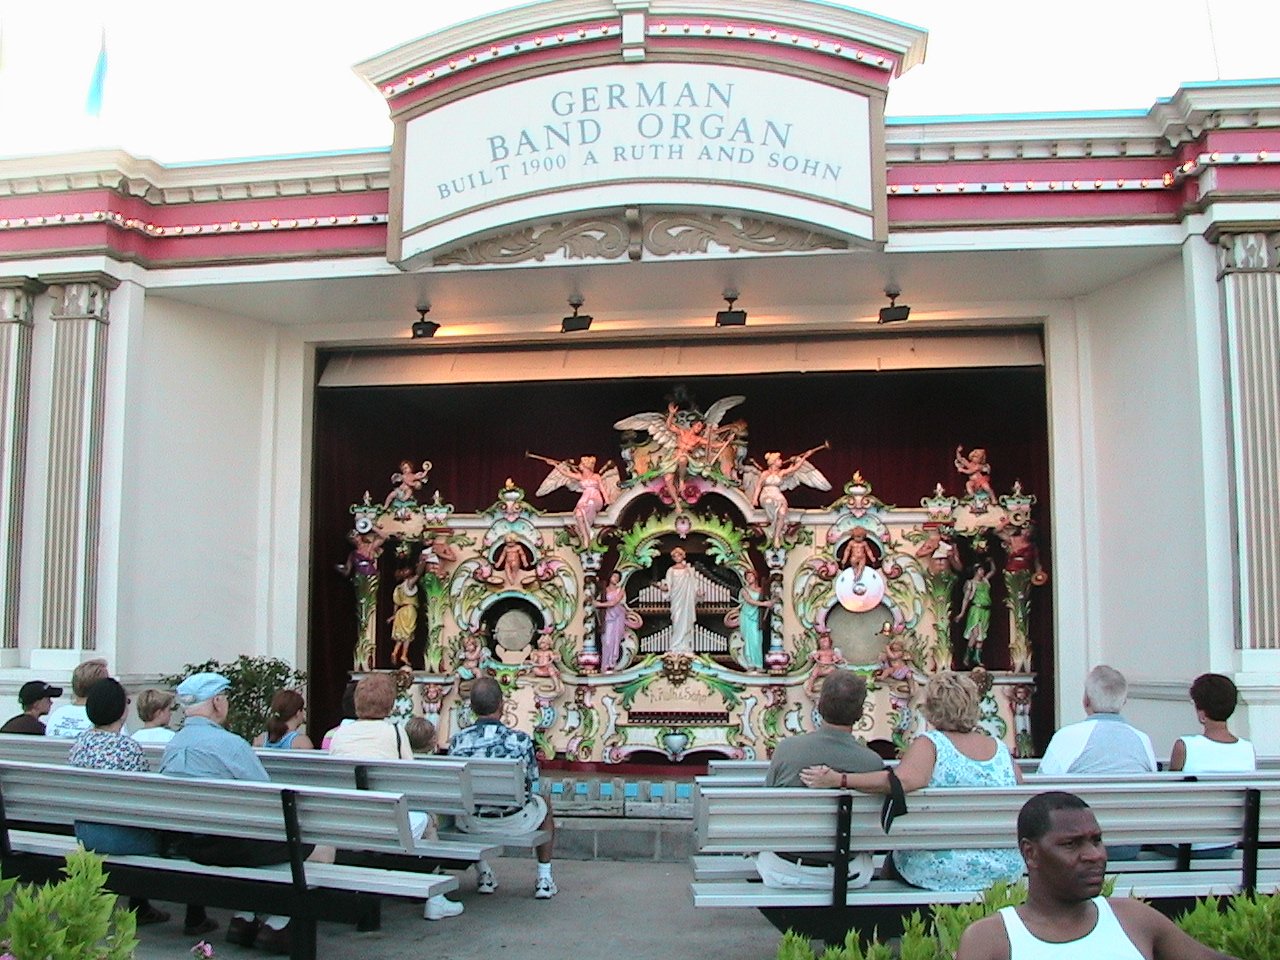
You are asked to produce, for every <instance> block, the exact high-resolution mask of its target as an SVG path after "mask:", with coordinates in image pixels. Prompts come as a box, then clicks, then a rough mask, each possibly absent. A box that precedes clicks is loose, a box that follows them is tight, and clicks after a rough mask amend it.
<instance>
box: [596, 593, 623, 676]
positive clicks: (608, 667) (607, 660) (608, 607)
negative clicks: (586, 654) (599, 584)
mask: <svg viewBox="0 0 1280 960" xmlns="http://www.w3.org/2000/svg"><path fill="white" fill-rule="evenodd" d="M596 609H597V610H600V611H603V613H604V624H603V626H602V627H601V630H600V671H601V673H611V672H612V671H613V669H614V668H615V667H616V666H617V665H618V658H619V657H621V656H622V639H623V637H625V636H626V635H627V614H628V612H629V611H628V610H627V591H626V589H625V588H624V587H623V586H622V574H620V573H618V572H617V571H614V572H613V573H611V574H610V575H609V584H608V586H606V587H605V590H604V598H603V599H601V600H597V601H596Z"/></svg>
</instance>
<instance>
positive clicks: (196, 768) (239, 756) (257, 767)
mask: <svg viewBox="0 0 1280 960" xmlns="http://www.w3.org/2000/svg"><path fill="white" fill-rule="evenodd" d="M160 772H161V773H165V774H168V775H169V776H171V777H197V778H201V779H205V780H270V779H271V777H269V776H268V775H267V771H266V770H265V769H264V768H263V766H262V761H261V760H259V759H258V756H257V754H255V753H254V752H253V747H251V746H249V742H248V741H247V740H245V739H243V738H242V737H237V736H236V735H235V734H234V733H231V732H230V731H228V730H224V729H223V728H222V727H220V726H218V724H216V723H214V722H213V721H212V720H210V719H209V718H208V717H187V719H186V720H185V721H184V722H183V724H182V729H181V730H179V731H178V732H177V733H175V734H174V735H173V739H172V740H170V741H169V742H168V743H167V744H165V748H164V756H163V757H161V758H160Z"/></svg>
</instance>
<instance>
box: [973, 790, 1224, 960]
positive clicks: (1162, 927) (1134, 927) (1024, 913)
mask: <svg viewBox="0 0 1280 960" xmlns="http://www.w3.org/2000/svg"><path fill="white" fill-rule="evenodd" d="M1018 848H1019V850H1020V851H1021V852H1022V858H1023V860H1025V861H1026V864H1027V901H1026V903H1024V904H1022V905H1021V906H1019V907H1005V908H1004V909H1002V910H1001V911H1000V912H999V913H997V914H995V915H994V916H990V917H987V918H986V919H983V920H979V921H978V922H977V923H975V924H973V926H971V927H969V929H968V930H966V931H965V932H964V936H963V937H961V938H960V948H959V950H957V951H956V960H1077V958H1079V960H1233V958H1231V957H1229V956H1228V955H1227V954H1225V953H1219V952H1218V951H1216V950H1210V949H1209V948H1208V947H1206V946H1204V945H1202V944H1200V943H1197V942H1196V941H1195V940H1192V939H1191V938H1190V937H1189V936H1187V935H1186V934H1185V933H1183V932H1182V931H1181V930H1179V929H1178V928H1177V926H1175V925H1174V923H1173V921H1172V920H1170V919H1169V918H1168V917H1165V916H1164V915H1163V914H1160V913H1157V912H1156V911H1155V910H1153V909H1152V908H1151V907H1149V906H1147V905H1146V904H1145V903H1142V902H1141V901H1140V900H1131V899H1129V898H1127V897H1113V898H1111V899H1108V898H1106V897H1103V896H1100V894H1101V892H1102V882H1103V879H1104V877H1105V874H1106V870H1107V848H1106V847H1105V846H1103V844H1102V830H1101V828H1100V827H1099V826H1098V821H1097V819H1096V818H1095V817H1094V815H1093V811H1092V810H1090V809H1089V805H1088V804H1087V803H1085V802H1084V801H1083V800H1081V799H1080V798H1079V797H1077V796H1076V795H1075V794H1072V793H1064V792H1061V791H1053V792H1050V793H1041V794H1038V795H1036V796H1034V797H1032V798H1031V799H1030V800H1028V801H1027V802H1026V803H1025V804H1024V805H1023V807H1022V811H1021V812H1020V813H1019V814H1018Z"/></svg>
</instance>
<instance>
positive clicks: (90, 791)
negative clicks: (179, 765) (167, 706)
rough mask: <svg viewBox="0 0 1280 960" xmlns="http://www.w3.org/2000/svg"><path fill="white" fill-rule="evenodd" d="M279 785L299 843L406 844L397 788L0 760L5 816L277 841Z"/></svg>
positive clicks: (382, 847)
mask: <svg viewBox="0 0 1280 960" xmlns="http://www.w3.org/2000/svg"><path fill="white" fill-rule="evenodd" d="M286 794H288V795H290V796H291V797H292V798H293V804H294V806H295V808H296V811H297V823H298V829H299V836H300V839H301V840H302V841H303V842H304V843H323V844H328V845H331V846H335V847H338V848H339V849H354V850H377V851H386V852H405V851H409V850H412V849H413V846H414V840H413V835H412V833H411V831H410V829H409V813H408V811H409V805H408V803H407V802H406V801H405V798H404V796H403V795H402V794H398V793H383V792H380V791H372V790H354V789H351V790H345V789H344V790H336V789H327V788H321V787H307V786H300V785H282V784H274V783H257V782H253V781H245V780H191V779H187V778H183V777H167V776H163V775H161V774H158V773H126V772H123V771H118V770H84V769H80V768H77V767H69V766H66V765H59V764H35V763H26V762H22V761H15V760H0V802H2V803H3V812H4V817H5V820H6V822H7V821H12V820H21V821H26V822H31V823H46V824H69V823H72V822H74V821H75V820H87V821H91V822H97V823H111V824H121V825H125V826H133V827H146V828H150V829H155V830H169V831H174V832H178V833H201V834H213V835H217V836H233V837H245V838H248V839H254V840H285V839H287V836H286V828H285V813H284V802H285V801H284V796H285V795H286Z"/></svg>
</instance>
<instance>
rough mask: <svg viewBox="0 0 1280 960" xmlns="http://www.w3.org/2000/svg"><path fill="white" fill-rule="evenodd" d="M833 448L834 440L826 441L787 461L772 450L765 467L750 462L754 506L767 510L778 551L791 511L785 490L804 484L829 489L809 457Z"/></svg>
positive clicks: (770, 536) (749, 472) (770, 535)
mask: <svg viewBox="0 0 1280 960" xmlns="http://www.w3.org/2000/svg"><path fill="white" fill-rule="evenodd" d="M830 449H831V443H830V442H829V441H826V440H824V441H823V442H822V443H821V444H819V445H818V446H816V447H814V448H813V449H812V450H806V451H805V452H804V453H798V454H796V455H795V456H794V457H789V458H787V459H785V460H784V459H783V457H782V454H781V453H779V452H778V451H776V450H770V451H769V452H768V453H766V454H765V455H764V466H763V467H762V466H760V464H758V463H756V462H755V461H754V460H753V461H751V464H750V469H749V470H748V481H749V486H750V489H751V505H752V506H753V507H761V508H763V509H764V515H765V517H767V518H768V520H769V541H770V543H771V544H772V546H773V548H774V549H775V550H776V549H778V547H780V546H782V534H783V533H784V532H785V531H786V529H787V514H788V513H789V512H790V504H788V502H787V495H786V494H785V493H784V492H783V491H785V490H794V489H795V488H796V487H798V486H800V485H801V484H804V485H805V486H807V487H813V489H815V490H830V489H831V482H830V481H829V480H827V478H826V477H824V476H823V475H822V471H821V470H819V469H818V468H817V467H815V466H814V465H813V464H812V463H810V462H809V458H810V457H811V456H813V455H814V454H815V453H817V452H818V451H819V450H830ZM752 474H754V475H755V476H754V483H750V481H751V480H752V476H751V475H752Z"/></svg>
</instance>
